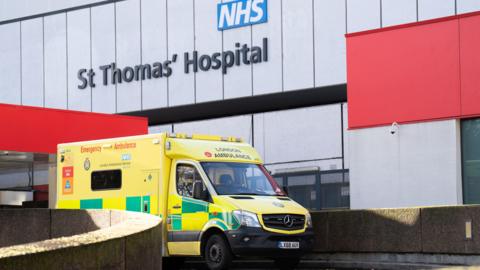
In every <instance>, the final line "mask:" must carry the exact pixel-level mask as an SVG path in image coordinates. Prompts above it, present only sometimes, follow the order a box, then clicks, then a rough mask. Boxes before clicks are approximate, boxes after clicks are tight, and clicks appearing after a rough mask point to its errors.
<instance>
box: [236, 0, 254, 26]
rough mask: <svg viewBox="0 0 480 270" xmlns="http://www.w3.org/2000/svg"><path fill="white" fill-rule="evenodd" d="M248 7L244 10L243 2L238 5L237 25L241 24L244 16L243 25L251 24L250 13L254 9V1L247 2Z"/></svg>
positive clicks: (248, 0)
mask: <svg viewBox="0 0 480 270" xmlns="http://www.w3.org/2000/svg"><path fill="white" fill-rule="evenodd" d="M245 3H246V7H245V8H243V9H242V6H243V2H238V3H237V17H236V19H235V25H239V24H240V19H241V18H242V16H244V19H243V23H244V24H245V23H249V22H250V11H251V9H252V1H251V0H247V1H246V2H245Z"/></svg>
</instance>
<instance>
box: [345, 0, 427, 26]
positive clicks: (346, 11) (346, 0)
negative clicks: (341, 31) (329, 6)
mask: <svg viewBox="0 0 480 270" xmlns="http://www.w3.org/2000/svg"><path fill="white" fill-rule="evenodd" d="M417 1H418V0H417ZM345 34H348V0H345Z"/></svg>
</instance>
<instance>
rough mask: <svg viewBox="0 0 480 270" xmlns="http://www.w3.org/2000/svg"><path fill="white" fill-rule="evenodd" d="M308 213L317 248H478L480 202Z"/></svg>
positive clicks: (377, 250)
mask: <svg viewBox="0 0 480 270" xmlns="http://www.w3.org/2000/svg"><path fill="white" fill-rule="evenodd" d="M312 218H313V223H314V229H315V234H316V235H315V237H316V243H315V248H314V251H315V252H317V253H339V252H352V253H355V252H363V253H371V252H375V253H425V254H429V253H437V254H461V255H468V254H472V255H478V254H480V230H478V228H479V226H480V206H449V207H425V208H402V209H371V210H337V211H321V212H314V213H312ZM469 224H470V225H469ZM469 226H470V227H469ZM469 228H471V230H470V229H469ZM469 231H471V236H469V235H468V233H469Z"/></svg>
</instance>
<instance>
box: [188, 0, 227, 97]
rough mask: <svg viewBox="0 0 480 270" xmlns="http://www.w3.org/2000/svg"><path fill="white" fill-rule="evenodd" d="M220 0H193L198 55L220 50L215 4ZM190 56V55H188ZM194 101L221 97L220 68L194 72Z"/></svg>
mask: <svg viewBox="0 0 480 270" xmlns="http://www.w3.org/2000/svg"><path fill="white" fill-rule="evenodd" d="M221 2H222V1H221V0H195V49H196V50H197V51H198V53H199V57H200V55H204V54H206V55H210V56H211V55H212V54H213V53H216V52H221V51H222V32H221V31H218V30H217V17H216V16H215V14H217V4H218V3H221ZM190 57H191V56H190ZM195 89H196V102H197V103H198V102H205V101H211V100H220V99H222V98H223V83H222V70H221V69H217V70H213V69H210V70H209V71H206V72H204V71H202V70H199V72H198V73H197V74H196V80H195Z"/></svg>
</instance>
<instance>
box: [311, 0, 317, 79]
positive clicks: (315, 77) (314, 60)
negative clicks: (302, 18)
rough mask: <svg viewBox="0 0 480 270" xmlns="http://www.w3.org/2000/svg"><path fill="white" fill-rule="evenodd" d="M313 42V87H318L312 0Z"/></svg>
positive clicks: (313, 3)
mask: <svg viewBox="0 0 480 270" xmlns="http://www.w3.org/2000/svg"><path fill="white" fill-rule="evenodd" d="M312 36H313V38H312V41H313V46H312V48H313V50H312V51H313V57H312V63H313V87H315V86H316V85H317V76H316V74H315V73H316V69H315V62H316V59H315V1H314V0H312Z"/></svg>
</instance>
